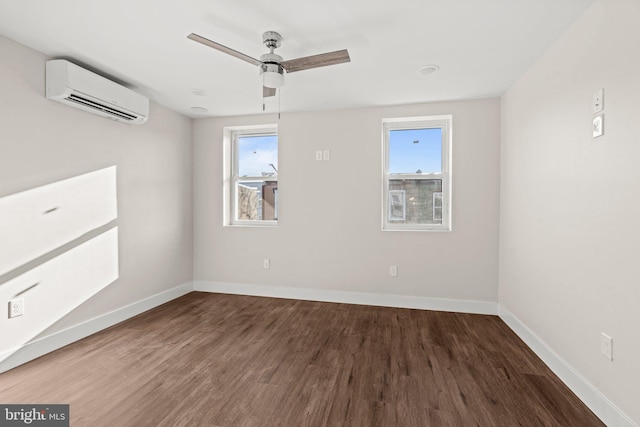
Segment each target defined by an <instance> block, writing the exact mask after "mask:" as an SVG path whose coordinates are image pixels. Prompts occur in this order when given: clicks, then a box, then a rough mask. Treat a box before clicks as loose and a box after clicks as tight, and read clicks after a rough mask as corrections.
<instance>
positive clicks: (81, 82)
mask: <svg viewBox="0 0 640 427" xmlns="http://www.w3.org/2000/svg"><path fill="white" fill-rule="evenodd" d="M46 96H47V98H48V99H51V100H54V101H57V102H60V103H62V104H66V105H68V106H70V107H74V108H78V109H80V110H83V111H88V112H90V113H93V114H97V115H99V116H103V117H108V118H110V119H114V120H117V121H119V122H123V123H130V124H142V123H145V122H146V121H147V118H148V116H149V98H147V97H145V96H143V95H141V94H139V93H137V92H134V91H133V90H131V89H129V88H127V87H124V86H122V85H120V84H118V83H116V82H114V81H111V80H109V79H107V78H105V77H102V76H100V75H98V74H96V73H93V72H91V71H89V70H85V69H84V68H81V67H79V66H77V65H75V64H73V63H71V62H69V61H67V60H64V59H53V60H50V61H47V65H46Z"/></svg>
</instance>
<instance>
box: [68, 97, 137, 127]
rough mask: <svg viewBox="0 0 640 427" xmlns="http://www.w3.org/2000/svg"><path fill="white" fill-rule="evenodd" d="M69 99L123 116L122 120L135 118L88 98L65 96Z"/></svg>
mask: <svg viewBox="0 0 640 427" xmlns="http://www.w3.org/2000/svg"><path fill="white" fill-rule="evenodd" d="M67 99H68V100H69V101H73V102H77V103H79V104H82V105H86V106H87V107H90V108H95V109H96V110H100V111H104V112H105V113H109V114H113V115H114V116H118V117H121V118H123V119H124V120H127V121H131V120H135V119H136V116H134V115H133V114H127V113H124V112H122V111H118V110H115V109H113V108H110V107H107V106H106V105H102V104H98V103H96V102H93V101H91V100H90V99H87V98H83V97H81V96H78V95H75V94H71V95H69V96H68V97H67Z"/></svg>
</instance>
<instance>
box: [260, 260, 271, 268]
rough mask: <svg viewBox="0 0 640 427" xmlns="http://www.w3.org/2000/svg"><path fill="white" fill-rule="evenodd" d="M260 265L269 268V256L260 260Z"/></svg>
mask: <svg viewBox="0 0 640 427" xmlns="http://www.w3.org/2000/svg"><path fill="white" fill-rule="evenodd" d="M262 267H264V268H271V261H270V260H269V258H265V259H264V260H262Z"/></svg>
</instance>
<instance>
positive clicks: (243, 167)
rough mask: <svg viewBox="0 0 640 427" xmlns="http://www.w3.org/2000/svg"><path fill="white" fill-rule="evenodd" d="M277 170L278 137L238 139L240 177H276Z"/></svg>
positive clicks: (245, 136)
mask: <svg viewBox="0 0 640 427" xmlns="http://www.w3.org/2000/svg"><path fill="white" fill-rule="evenodd" d="M277 170H278V136H277V135H240V136H239V137H238V176H274V175H277Z"/></svg>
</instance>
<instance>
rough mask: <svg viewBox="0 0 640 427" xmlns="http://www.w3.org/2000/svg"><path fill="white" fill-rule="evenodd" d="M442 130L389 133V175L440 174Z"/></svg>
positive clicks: (399, 130) (401, 130) (395, 131)
mask: <svg viewBox="0 0 640 427" xmlns="http://www.w3.org/2000/svg"><path fill="white" fill-rule="evenodd" d="M441 172H442V129H441V128H428V129H392V130H391V131H389V173H390V174H394V173H396V174H397V173H441Z"/></svg>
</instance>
